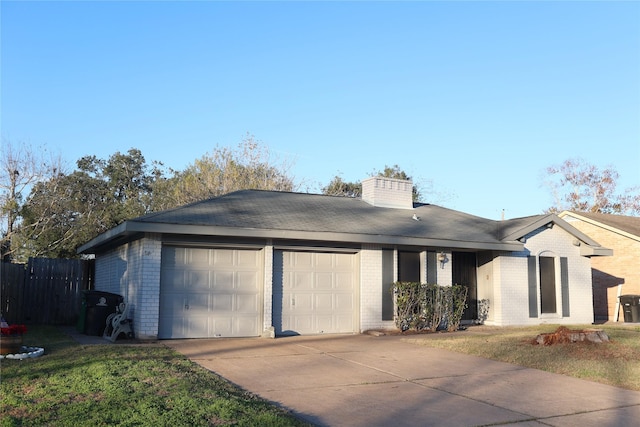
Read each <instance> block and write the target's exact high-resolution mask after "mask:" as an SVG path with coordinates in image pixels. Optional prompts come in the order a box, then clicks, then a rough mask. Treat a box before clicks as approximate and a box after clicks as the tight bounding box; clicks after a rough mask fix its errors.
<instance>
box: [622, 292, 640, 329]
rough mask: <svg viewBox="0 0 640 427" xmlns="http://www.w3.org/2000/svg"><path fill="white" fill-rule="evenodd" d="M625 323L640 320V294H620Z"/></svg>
mask: <svg viewBox="0 0 640 427" xmlns="http://www.w3.org/2000/svg"><path fill="white" fill-rule="evenodd" d="M620 304H621V305H622V312H623V313H624V321H625V323H638V322H640V295H620Z"/></svg>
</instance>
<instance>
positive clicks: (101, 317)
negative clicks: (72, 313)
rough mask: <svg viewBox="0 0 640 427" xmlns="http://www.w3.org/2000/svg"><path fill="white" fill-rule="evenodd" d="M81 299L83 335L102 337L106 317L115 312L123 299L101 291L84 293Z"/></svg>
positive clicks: (120, 296)
mask: <svg viewBox="0 0 640 427" xmlns="http://www.w3.org/2000/svg"><path fill="white" fill-rule="evenodd" d="M82 298H83V300H82V309H83V312H84V313H81V314H80V318H81V319H82V320H83V321H84V325H83V326H84V330H83V332H84V334H85V335H96V336H102V334H103V332H104V328H105V327H106V322H107V317H109V315H110V314H112V313H115V312H116V308H117V307H118V305H119V304H120V303H121V302H123V301H124V298H123V297H122V295H118V294H112V293H110V292H103V291H84V292H83V296H82Z"/></svg>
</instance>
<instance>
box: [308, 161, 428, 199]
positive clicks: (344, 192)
mask: <svg viewBox="0 0 640 427" xmlns="http://www.w3.org/2000/svg"><path fill="white" fill-rule="evenodd" d="M370 176H383V177H385V178H393V179H402V180H409V181H410V180H411V177H410V176H409V175H407V173H406V172H405V171H403V170H402V169H400V166H398V165H393V166H385V167H384V169H383V170H381V171H375V170H374V172H373V173H372V174H371V175H370ZM321 191H322V194H325V195H328V196H345V197H361V196H362V183H360V182H347V181H344V180H343V179H342V178H341V177H340V176H339V175H336V176H334V177H333V179H332V180H331V181H330V182H329V184H327V185H326V186H325V187H322V190H321ZM421 197H422V195H421V194H420V190H419V189H418V187H417V185H416V184H415V183H414V185H413V201H414V202H417V201H420V198H421Z"/></svg>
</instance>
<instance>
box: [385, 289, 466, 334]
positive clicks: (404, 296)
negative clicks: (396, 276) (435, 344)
mask: <svg viewBox="0 0 640 427" xmlns="http://www.w3.org/2000/svg"><path fill="white" fill-rule="evenodd" d="M393 291H394V295H395V299H396V317H395V320H396V326H397V327H398V328H399V329H401V330H402V331H406V330H408V329H415V330H416V331H421V330H429V331H431V332H435V331H436V330H438V329H446V330H447V331H455V330H457V329H458V327H459V326H460V321H461V319H462V314H463V313H464V309H465V308H466V307H467V304H466V299H467V287H466V286H462V285H453V286H440V285H437V284H425V283H418V282H396V283H395V284H394V287H393Z"/></svg>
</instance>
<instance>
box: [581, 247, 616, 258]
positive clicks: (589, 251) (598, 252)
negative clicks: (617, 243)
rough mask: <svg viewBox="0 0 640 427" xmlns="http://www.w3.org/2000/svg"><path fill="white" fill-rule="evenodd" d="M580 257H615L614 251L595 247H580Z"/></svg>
mask: <svg viewBox="0 0 640 427" xmlns="http://www.w3.org/2000/svg"><path fill="white" fill-rule="evenodd" d="M580 255H582V256H585V257H591V256H613V249H609V248H603V247H593V246H584V245H582V246H580Z"/></svg>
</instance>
